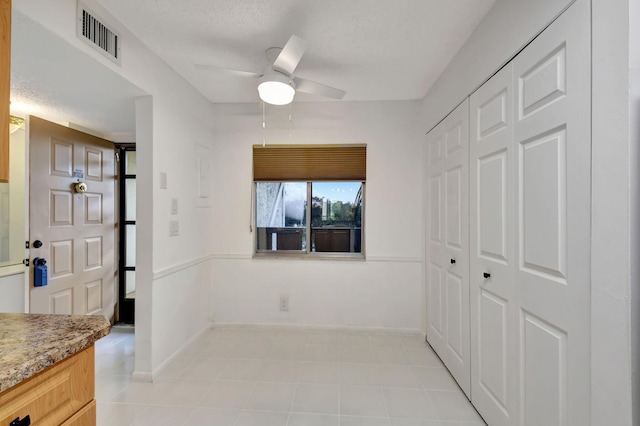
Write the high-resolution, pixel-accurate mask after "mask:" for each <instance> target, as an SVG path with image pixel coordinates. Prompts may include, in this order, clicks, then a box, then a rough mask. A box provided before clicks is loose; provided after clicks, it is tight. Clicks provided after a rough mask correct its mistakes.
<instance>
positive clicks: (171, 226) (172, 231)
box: [169, 220, 178, 237]
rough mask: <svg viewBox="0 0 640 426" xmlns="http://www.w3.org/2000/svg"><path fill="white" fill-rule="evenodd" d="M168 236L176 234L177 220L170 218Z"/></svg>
mask: <svg viewBox="0 0 640 426" xmlns="http://www.w3.org/2000/svg"><path fill="white" fill-rule="evenodd" d="M169 236H170V237H176V236H178V221H177V220H172V221H171V222H169Z"/></svg>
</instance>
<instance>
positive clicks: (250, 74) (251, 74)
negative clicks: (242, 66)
mask: <svg viewBox="0 0 640 426" xmlns="http://www.w3.org/2000/svg"><path fill="white" fill-rule="evenodd" d="M196 68H197V69H199V70H206V71H222V72H227V73H231V74H236V75H241V76H243V77H255V78H258V77H261V75H260V74H258V73H256V72H252V71H242V70H234V69H231V68H221V67H216V66H214V65H205V64H196Z"/></svg>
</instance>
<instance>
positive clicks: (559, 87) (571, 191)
mask: <svg viewBox="0 0 640 426" xmlns="http://www.w3.org/2000/svg"><path fill="white" fill-rule="evenodd" d="M589 52H590V50H589V8H588V1H586V0H581V1H578V2H576V3H575V4H574V5H573V6H571V7H570V8H569V9H568V10H567V11H566V12H565V13H564V14H563V15H561V16H560V17H559V18H558V19H557V20H556V21H555V22H554V23H553V24H551V26H550V27H549V28H547V29H546V30H545V31H544V32H543V33H542V34H541V35H540V36H539V37H537V38H536V39H535V40H534V41H533V42H532V43H531V44H530V45H529V46H527V47H526V48H525V49H524V50H523V51H522V52H521V53H520V54H519V55H518V56H517V57H516V58H515V59H514V60H513V61H512V62H511V63H510V64H509V65H507V66H506V67H505V68H503V69H502V70H501V71H500V72H499V73H498V74H496V75H495V76H494V77H492V78H491V79H490V80H489V81H488V82H487V83H486V84H485V85H483V86H482V87H481V88H480V89H479V90H478V91H477V92H476V93H474V94H473V95H472V96H471V98H470V109H471V111H470V118H471V136H470V181H471V184H470V193H471V205H470V224H471V225H470V234H471V260H470V262H471V267H470V284H471V322H472V324H473V327H472V332H471V336H472V339H471V353H472V386H471V387H472V401H473V403H474V405H475V406H476V408H477V409H478V410H479V412H480V413H481V414H482V416H483V417H484V418H485V420H486V421H487V423H488V424H489V425H492V426H493V425H527V426H538V425H545V426H555V425H587V424H589V388H590V381H589V371H590V356H589V348H590V342H589V335H590V326H589V318H590V315H589V312H590V282H589V271H590V269H589V268H590V266H589V265H590V263H589V250H590V246H589V244H590V238H589V232H590V223H589V221H590V152H591V147H590V130H589V125H590V71H589V70H590V53H589Z"/></svg>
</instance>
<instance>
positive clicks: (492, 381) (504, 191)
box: [469, 65, 517, 426]
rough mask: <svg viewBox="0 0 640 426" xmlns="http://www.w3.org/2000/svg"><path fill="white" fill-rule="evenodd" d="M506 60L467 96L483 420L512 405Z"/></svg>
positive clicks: (475, 392) (508, 413)
mask: <svg viewBox="0 0 640 426" xmlns="http://www.w3.org/2000/svg"><path fill="white" fill-rule="evenodd" d="M512 73H513V68H512V65H507V66H505V67H504V68H503V69H502V70H501V71H499V72H498V73H497V74H496V75H495V76H494V77H493V78H491V79H490V80H489V81H488V82H487V83H485V84H484V85H483V86H482V87H481V88H480V89H478V90H477V91H476V93H474V94H473V95H472V96H471V98H470V123H471V129H472V131H471V136H470V140H469V156H470V161H469V163H470V169H469V173H470V176H471V183H470V199H471V204H470V253H471V255H470V291H471V304H470V312H471V324H472V327H473V329H472V331H471V354H472V355H471V373H472V374H471V389H472V393H471V400H472V401H473V404H474V405H475V406H476V408H477V409H478V412H479V413H480V414H481V415H482V416H483V417H484V419H485V420H486V421H487V423H488V424H490V425H492V426H493V425H496V426H499V425H508V424H513V423H511V422H512V421H513V418H514V413H516V412H517V400H516V398H514V390H515V381H514V377H513V374H511V372H512V371H513V370H514V368H515V365H516V364H515V359H514V354H515V341H514V336H515V329H514V328H515V324H514V322H513V318H514V315H515V310H514V309H515V308H514V305H513V299H514V282H513V275H514V274H513V270H514V267H515V264H514V262H515V256H514V246H513V239H514V238H513V233H514V218H513V215H514V208H513V204H514V199H513V180H512V179H511V178H510V175H511V173H512V168H513V156H514V154H513V144H512V139H513V119H512V117H513V112H512V108H513V107H512V103H513V102H512V98H513V90H512Z"/></svg>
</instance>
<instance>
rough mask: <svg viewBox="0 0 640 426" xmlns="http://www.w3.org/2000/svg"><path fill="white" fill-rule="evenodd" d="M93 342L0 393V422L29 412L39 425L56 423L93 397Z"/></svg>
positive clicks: (69, 415) (5, 421) (7, 422)
mask: <svg viewBox="0 0 640 426" xmlns="http://www.w3.org/2000/svg"><path fill="white" fill-rule="evenodd" d="M94 387H95V372H94V349H93V345H92V346H90V347H89V348H87V349H85V350H83V351H81V352H78V353H77V354H75V355H72V356H71V357H69V358H67V359H65V360H64V361H61V362H59V363H57V364H55V365H53V366H51V367H49V368H47V369H46V370H44V371H43V372H42V373H40V374H38V375H36V376H34V377H32V378H30V379H28V380H26V381H24V382H22V383H20V384H19V385H16V386H14V387H13V388H11V389H8V390H6V391H5V392H2V393H0V425H2V426H4V425H8V424H9V423H10V422H11V421H12V420H14V419H15V418H16V417H20V418H24V417H26V416H27V415H29V416H31V423H32V424H34V425H38V426H48V425H59V424H61V423H63V422H64V421H65V420H67V419H69V418H70V417H71V416H72V415H73V414H74V413H75V412H76V411H78V410H80V409H81V408H83V407H84V406H85V405H87V404H88V403H89V402H90V401H92V400H93V398H94V391H95V389H94Z"/></svg>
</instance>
